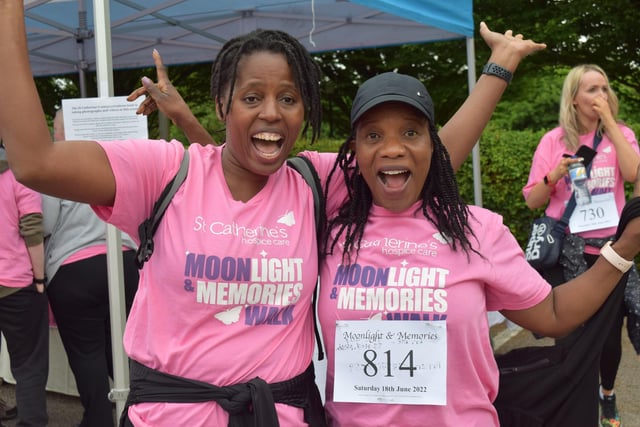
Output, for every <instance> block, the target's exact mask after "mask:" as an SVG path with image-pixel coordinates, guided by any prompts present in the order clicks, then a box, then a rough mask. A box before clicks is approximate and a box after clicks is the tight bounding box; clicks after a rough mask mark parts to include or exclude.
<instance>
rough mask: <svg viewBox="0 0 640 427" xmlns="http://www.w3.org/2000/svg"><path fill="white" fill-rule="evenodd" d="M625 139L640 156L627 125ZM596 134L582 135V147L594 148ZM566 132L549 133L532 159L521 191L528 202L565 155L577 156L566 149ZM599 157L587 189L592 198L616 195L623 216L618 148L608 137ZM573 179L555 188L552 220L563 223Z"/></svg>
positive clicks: (608, 231)
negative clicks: (532, 191)
mask: <svg viewBox="0 0 640 427" xmlns="http://www.w3.org/2000/svg"><path fill="white" fill-rule="evenodd" d="M619 127H620V130H621V131H622V134H623V135H624V137H625V138H626V139H627V141H629V143H630V144H631V147H633V150H634V151H635V152H636V153H640V149H639V148H638V141H636V137H635V134H634V133H633V131H632V130H631V129H629V128H628V127H626V126H624V125H619ZM594 133H595V132H590V133H588V134H585V135H580V145H586V146H588V147H591V148H593V136H594ZM563 136H564V131H563V130H562V128H561V127H557V128H555V129H552V130H551V131H549V132H547V133H546V134H545V135H544V136H543V137H542V139H541V140H540V143H539V144H538V147H537V148H536V152H535V153H534V155H533V161H532V162H531V170H530V172H529V180H528V181H527V184H526V185H525V187H524V188H523V189H522V193H523V194H524V197H525V199H526V198H527V197H528V196H529V193H530V192H531V189H532V188H533V187H534V186H535V185H536V184H538V183H539V182H540V181H542V180H543V179H544V177H545V175H547V174H548V173H549V172H550V171H552V170H553V169H554V168H555V167H556V166H557V165H558V164H559V163H560V160H562V155H563V154H565V153H566V154H571V155H573V154H575V152H570V151H568V150H567V148H566V146H565V145H564V141H563V140H562V137H563ZM597 151H598V154H596V156H595V157H594V158H593V161H592V163H591V173H590V178H589V180H588V181H587V186H588V188H589V190H590V192H591V194H592V195H595V194H604V193H613V194H614V199H615V202H616V207H617V209H618V215H619V214H620V213H621V212H622V208H623V207H624V204H625V194H624V179H623V178H622V175H621V173H620V167H619V166H618V156H617V153H616V149H615V146H614V145H613V143H612V142H611V140H610V139H609V137H608V136H607V135H606V133H605V134H604V135H603V138H602V141H601V142H600V144H599V145H598V150H597ZM572 191H573V190H572V188H571V179H570V178H569V175H565V176H564V177H563V178H562V179H561V180H560V182H558V183H557V184H556V186H555V192H553V193H552V194H551V197H550V198H549V204H548V205H547V208H546V210H545V212H546V214H547V215H548V216H550V217H552V218H556V219H560V218H561V217H562V215H563V213H564V209H565V206H566V204H567V202H568V201H569V199H570V198H571V194H572ZM615 233H616V227H609V228H601V229H598V230H591V231H585V232H582V233H578V235H580V236H582V237H583V238H604V237H609V236H612V235H614V234H615ZM587 250H588V251H589V252H590V253H594V254H597V253H598V250H595V249H589V248H588V249H587Z"/></svg>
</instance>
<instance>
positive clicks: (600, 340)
mask: <svg viewBox="0 0 640 427" xmlns="http://www.w3.org/2000/svg"><path fill="white" fill-rule="evenodd" d="M636 217H640V197H635V198H633V199H631V200H629V201H627V203H626V204H625V207H624V209H623V210H622V213H621V215H620V222H619V223H618V230H617V232H616V237H615V238H616V240H617V239H618V237H620V235H621V234H622V232H623V231H624V229H625V227H626V226H627V224H628V223H629V222H630V221H631V220H632V219H634V218H636ZM628 276H629V272H627V273H625V274H624V275H623V276H622V278H621V279H620V281H619V282H618V284H617V285H616V287H615V288H614V290H613V291H612V292H611V294H610V295H609V297H608V298H607V300H606V301H605V302H604V304H602V306H601V307H600V308H599V309H598V311H597V312H596V313H595V314H594V315H593V316H592V317H591V318H590V319H589V320H588V321H587V322H586V323H585V325H584V326H583V327H582V328H580V329H579V331H578V333H577V334H576V336H575V337H574V339H573V340H572V342H571V343H569V344H568V345H559V344H556V345H554V346H547V347H541V346H530V347H524V348H518V349H515V350H511V351H510V352H508V353H506V354H502V355H496V362H497V364H498V368H499V370H500V388H499V391H498V396H497V397H496V399H495V401H494V402H493V403H494V406H495V407H496V409H497V411H498V417H499V418H500V426H501V427H564V426H595V425H597V422H598V404H597V403H595V402H597V399H598V397H597V393H598V384H599V367H600V353H601V352H602V348H603V346H604V341H605V339H606V338H607V334H608V331H610V330H611V326H612V324H613V321H614V317H615V312H616V311H617V310H619V309H620V306H621V304H622V301H623V299H624V288H625V284H626V283H627V278H628Z"/></svg>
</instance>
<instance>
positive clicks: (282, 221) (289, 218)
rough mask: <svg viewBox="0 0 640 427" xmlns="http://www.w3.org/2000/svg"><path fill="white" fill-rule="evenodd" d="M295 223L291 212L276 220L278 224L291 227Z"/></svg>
mask: <svg viewBox="0 0 640 427" xmlns="http://www.w3.org/2000/svg"><path fill="white" fill-rule="evenodd" d="M295 223H296V219H295V217H294V216H293V211H288V212H287V213H286V214H284V215H282V216H281V217H280V219H278V224H284V225H288V226H289V227H291V226H292V225H294V224H295Z"/></svg>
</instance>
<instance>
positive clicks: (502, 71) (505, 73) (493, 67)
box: [482, 62, 513, 84]
mask: <svg viewBox="0 0 640 427" xmlns="http://www.w3.org/2000/svg"><path fill="white" fill-rule="evenodd" d="M482 74H488V75H490V76H496V77H499V78H501V79H502V80H504V81H505V82H507V84H509V83H511V79H513V73H512V72H511V71H509V70H507V69H506V68H503V67H501V66H499V65H498V64H496V63H495V62H488V63H487V64H485V66H484V67H482Z"/></svg>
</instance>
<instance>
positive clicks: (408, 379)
mask: <svg viewBox="0 0 640 427" xmlns="http://www.w3.org/2000/svg"><path fill="white" fill-rule="evenodd" d="M351 126H352V136H351V137H350V138H349V139H348V140H347V141H346V142H345V143H344V144H343V145H342V146H341V149H340V152H339V155H338V160H337V163H336V166H334V167H333V168H332V169H331V172H330V176H329V181H328V187H327V195H328V198H327V209H328V212H327V214H328V218H329V223H328V233H327V235H326V238H325V247H326V251H325V252H326V253H325V254H324V257H323V261H322V263H321V268H320V296H319V300H318V301H319V307H318V314H319V319H320V322H321V326H322V331H323V336H324V344H325V349H326V351H327V359H328V369H327V370H328V372H327V388H326V392H327V396H326V404H325V408H326V411H327V417H328V423H329V425H331V426H363V427H364V426H371V425H401V426H404V427H407V426H424V425H434V426H441V425H442V426H444V425H447V426H459V425H464V426H467V425H474V426H483V427H484V426H498V425H499V422H498V416H497V414H496V410H495V409H494V407H493V405H492V401H493V399H494V398H495V396H496V394H497V390H498V370H497V367H496V362H495V360H494V357H493V352H492V348H491V344H490V340H489V326H488V322H487V311H488V310H499V311H501V312H502V314H503V315H504V316H506V317H507V318H508V319H510V320H512V321H514V322H516V323H517V324H519V325H521V326H522V327H524V328H526V329H529V330H532V331H535V332H537V333H540V334H543V335H545V336H562V335H564V334H566V333H567V332H569V331H571V330H572V329H574V328H576V327H577V326H578V325H580V324H581V323H582V322H584V321H585V320H586V319H587V318H588V317H590V316H591V315H592V314H593V313H594V312H595V311H596V310H597V309H598V308H599V307H600V306H601V305H602V303H603V302H604V301H605V299H606V298H607V296H608V295H609V293H610V292H611V291H612V290H613V289H614V287H615V285H616V284H617V283H618V281H620V279H621V277H623V274H624V273H625V272H626V271H627V270H628V269H629V268H630V267H631V265H632V261H628V260H632V259H633V258H634V256H635V255H636V254H637V253H638V251H639V250H640V242H638V241H637V240H636V239H637V236H638V233H639V232H640V220H638V219H633V220H632V221H631V222H630V223H629V226H627V227H626V230H625V231H624V233H623V234H622V236H621V237H620V238H619V239H618V240H617V241H615V243H613V245H607V246H606V247H605V248H604V249H603V250H602V252H601V256H600V257H599V258H598V259H597V260H596V262H595V263H594V265H593V267H592V268H591V269H589V270H588V271H586V272H585V273H583V274H582V275H580V276H578V277H577V278H575V279H573V280H571V281H569V282H566V283H565V284H563V285H561V286H558V287H555V288H553V289H552V288H551V286H550V285H549V284H548V283H547V282H546V281H545V280H544V279H543V278H542V277H541V276H540V275H539V274H538V273H537V272H536V271H535V270H534V269H533V268H532V267H531V266H530V265H529V264H528V262H527V261H526V260H525V258H524V255H523V252H522V249H521V248H520V246H519V245H518V243H517V241H516V240H515V238H514V237H513V235H512V234H511V232H510V231H509V229H508V227H506V226H505V225H504V224H503V223H502V218H501V217H500V216H499V215H497V214H495V213H492V212H490V211H488V210H486V209H482V208H479V207H477V206H468V205H466V204H465V203H464V201H463V200H462V198H461V197H460V194H459V192H458V188H457V184H456V180H455V176H454V171H453V168H452V165H451V162H450V159H449V154H448V153H447V150H446V148H445V146H444V145H443V143H442V141H441V140H440V137H439V136H438V133H437V132H436V128H435V126H434V108H433V104H432V101H431V98H430V96H429V94H428V92H427V90H426V88H425V87H424V86H423V85H422V83H421V82H420V81H418V80H417V79H415V78H413V77H410V76H406V75H402V74H397V73H384V74H380V75H378V76H376V77H373V78H371V79H369V80H368V81H366V82H365V83H364V84H363V85H362V86H361V87H360V88H359V90H358V93H357V94H356V97H355V99H354V101H353V106H352V109H351ZM315 161H316V164H317V167H318V168H319V170H320V171H321V173H320V174H321V175H322V174H323V173H322V171H323V170H325V168H327V167H329V166H328V165H326V164H324V163H323V162H322V161H321V158H318V159H315ZM345 184H346V188H345ZM345 197H346V200H345Z"/></svg>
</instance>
